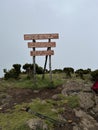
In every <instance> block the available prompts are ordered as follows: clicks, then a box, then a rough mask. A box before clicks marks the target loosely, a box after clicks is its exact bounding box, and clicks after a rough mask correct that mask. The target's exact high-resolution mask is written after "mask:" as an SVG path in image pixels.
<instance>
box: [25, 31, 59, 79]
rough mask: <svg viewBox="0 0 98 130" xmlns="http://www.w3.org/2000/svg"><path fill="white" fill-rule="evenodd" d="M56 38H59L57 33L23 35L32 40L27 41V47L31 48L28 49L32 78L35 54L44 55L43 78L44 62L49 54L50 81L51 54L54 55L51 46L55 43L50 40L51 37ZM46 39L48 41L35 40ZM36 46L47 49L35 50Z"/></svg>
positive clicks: (54, 45)
mask: <svg viewBox="0 0 98 130" xmlns="http://www.w3.org/2000/svg"><path fill="white" fill-rule="evenodd" d="M58 38H59V34H57V33H55V34H25V35H24V40H32V42H28V48H32V51H30V55H31V56H33V64H34V70H33V71H34V73H33V74H34V78H35V74H36V68H35V56H46V59H45V65H44V72H43V78H44V73H45V69H46V64H47V58H48V56H49V69H50V79H51V81H52V73H51V55H54V51H53V50H51V47H56V43H55V42H51V39H58ZM46 39H48V42H36V40H46ZM36 48H47V50H36Z"/></svg>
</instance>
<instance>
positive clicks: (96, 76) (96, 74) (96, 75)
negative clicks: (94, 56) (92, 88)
mask: <svg viewBox="0 0 98 130" xmlns="http://www.w3.org/2000/svg"><path fill="white" fill-rule="evenodd" d="M91 80H93V81H96V80H98V70H95V71H92V72H91Z"/></svg>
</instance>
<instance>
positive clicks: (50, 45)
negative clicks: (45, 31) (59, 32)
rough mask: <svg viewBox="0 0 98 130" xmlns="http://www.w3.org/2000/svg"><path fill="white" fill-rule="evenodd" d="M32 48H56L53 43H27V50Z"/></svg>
mask: <svg viewBox="0 0 98 130" xmlns="http://www.w3.org/2000/svg"><path fill="white" fill-rule="evenodd" d="M33 47H37V48H40V47H56V43H55V42H28V48H33Z"/></svg>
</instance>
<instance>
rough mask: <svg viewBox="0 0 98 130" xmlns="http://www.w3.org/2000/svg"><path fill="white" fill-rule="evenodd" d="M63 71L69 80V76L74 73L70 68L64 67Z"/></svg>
mask: <svg viewBox="0 0 98 130" xmlns="http://www.w3.org/2000/svg"><path fill="white" fill-rule="evenodd" d="M63 71H64V72H65V73H66V76H67V77H69V78H71V74H72V73H74V69H73V68H71V67H65V68H64V69H63Z"/></svg>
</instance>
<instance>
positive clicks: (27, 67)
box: [3, 63, 98, 81]
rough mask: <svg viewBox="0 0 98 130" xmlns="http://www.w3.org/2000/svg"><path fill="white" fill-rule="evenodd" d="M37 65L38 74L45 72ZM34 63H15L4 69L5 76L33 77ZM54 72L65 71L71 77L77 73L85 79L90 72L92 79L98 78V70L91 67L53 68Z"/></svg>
mask: <svg viewBox="0 0 98 130" xmlns="http://www.w3.org/2000/svg"><path fill="white" fill-rule="evenodd" d="M35 66H36V74H43V72H44V69H43V68H42V67H41V66H39V65H38V64H36V65H35ZM33 68H34V65H33V64H28V63H26V64H24V65H23V66H22V65H21V64H13V65H12V68H11V69H10V70H7V69H4V70H3V71H4V78H5V79H6V80H7V79H9V78H14V79H19V76H20V74H22V73H23V74H27V78H28V79H29V78H31V77H32V76H33ZM21 69H22V70H23V71H22V70H21ZM45 72H46V73H49V71H48V70H45ZM52 73H54V74H55V73H65V74H66V77H67V78H71V77H72V75H73V74H75V76H76V77H80V78H81V79H84V75H87V74H89V75H90V76H91V80H93V81H95V80H98V70H94V71H91V69H89V68H88V69H78V70H76V71H75V70H74V68H72V67H64V68H63V69H54V70H52Z"/></svg>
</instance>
